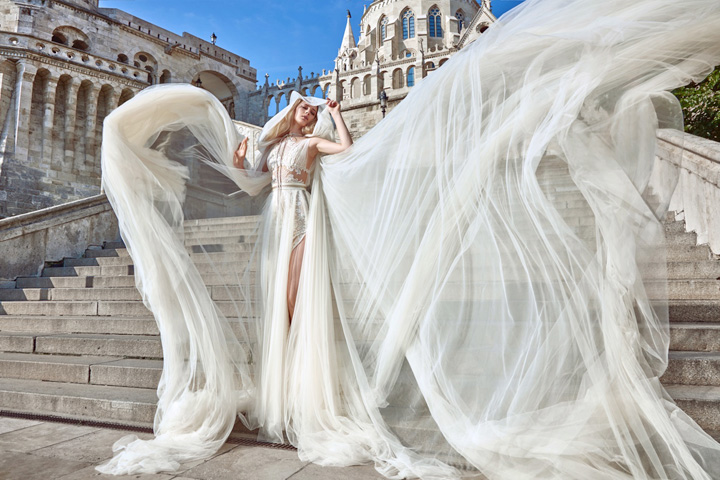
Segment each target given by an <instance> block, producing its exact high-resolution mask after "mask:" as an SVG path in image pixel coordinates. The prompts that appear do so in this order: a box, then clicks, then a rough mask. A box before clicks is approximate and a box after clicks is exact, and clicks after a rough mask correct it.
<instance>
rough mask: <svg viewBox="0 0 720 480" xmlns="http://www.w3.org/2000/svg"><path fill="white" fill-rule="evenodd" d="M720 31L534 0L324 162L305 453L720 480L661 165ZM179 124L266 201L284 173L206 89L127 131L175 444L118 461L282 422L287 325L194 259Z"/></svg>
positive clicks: (299, 433)
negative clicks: (239, 425) (269, 369)
mask: <svg viewBox="0 0 720 480" xmlns="http://www.w3.org/2000/svg"><path fill="white" fill-rule="evenodd" d="M719 27H720V4H718V2H717V1H716V0H687V1H685V2H683V6H682V8H678V5H677V2H675V1H671V0H639V1H635V2H627V1H626V0H607V1H605V2H597V1H595V0H542V1H541V0H527V1H526V2H524V3H523V4H522V5H520V6H519V7H517V8H516V9H514V10H513V11H512V12H510V13H509V14H508V15H506V16H504V17H502V18H501V19H500V21H499V22H497V23H496V24H495V25H493V26H492V27H491V28H490V29H488V30H487V31H486V32H485V33H483V34H482V36H481V37H480V38H479V39H478V40H477V41H475V42H474V43H473V44H471V45H470V46H468V47H466V48H465V49H463V50H461V51H459V52H458V53H457V54H455V55H454V56H453V57H452V58H451V59H450V60H449V61H448V62H447V63H446V64H444V65H443V67H442V68H440V69H438V70H437V71H436V72H433V73H431V74H430V75H429V76H427V77H426V78H424V79H422V81H421V82H420V83H419V85H418V86H416V87H413V89H412V91H411V92H410V94H409V95H408V96H407V98H406V99H405V100H404V101H403V102H402V103H400V104H399V105H398V106H397V107H396V108H395V109H394V110H393V111H392V112H391V113H390V114H389V115H388V116H387V118H385V119H384V120H383V121H381V122H380V123H379V124H378V125H377V126H376V127H375V128H374V129H372V130H371V131H370V132H368V133H367V134H366V135H365V136H363V137H362V138H361V139H359V141H357V142H356V143H355V145H354V146H353V147H351V148H350V149H349V150H348V151H347V152H345V153H343V154H340V155H336V156H329V157H325V158H323V159H321V160H320V161H319V163H318V166H317V168H316V171H315V178H314V180H313V185H312V195H311V202H310V204H311V205H310V215H309V216H308V227H307V237H308V245H307V246H306V253H305V255H306V257H305V260H304V262H303V269H302V276H301V287H300V291H299V292H298V305H297V307H296V312H298V313H297V315H299V318H300V319H301V321H300V322H298V325H299V326H298V327H297V328H296V327H295V320H293V327H292V328H291V329H290V332H289V333H288V338H287V344H288V345H289V347H288V352H290V353H288V354H287V356H286V357H285V358H286V360H287V363H286V367H285V368H284V370H282V372H283V373H284V374H285V377H284V379H283V387H282V388H284V389H285V392H286V394H287V406H286V408H285V410H284V411H285V412H286V415H287V418H286V419H285V425H286V435H287V436H288V440H289V441H290V442H292V443H293V444H294V445H296V446H297V447H298V450H299V453H300V455H301V457H302V458H304V459H308V460H312V461H315V462H318V463H322V464H327V465H348V464H354V463H359V462H365V461H368V460H372V461H375V463H376V467H377V468H378V470H379V471H381V472H382V473H383V474H384V475H386V476H387V477H389V478H406V477H420V478H448V477H452V476H457V475H458V472H457V471H455V470H454V468H453V466H455V467H468V468H476V469H478V470H479V471H480V472H481V473H482V474H484V475H485V476H486V477H488V478H498V479H505V478H513V479H543V478H545V479H553V478H587V479H601V478H602V479H604V478H626V479H631V478H686V479H703V478H704V479H710V478H717V477H720V446H718V444H717V443H716V442H715V441H714V440H713V439H712V438H711V437H709V436H708V435H707V434H705V433H704V432H703V431H702V430H701V429H700V427H698V426H697V424H695V422H693V421H692V419H690V418H689V417H688V416H687V415H686V414H685V413H683V412H682V411H681V410H680V409H679V408H678V407H677V406H676V405H675V404H674V403H673V402H672V400H671V399H670V397H669V396H668V394H667V393H666V392H665V390H664V389H663V387H662V386H661V385H660V382H659V377H660V375H661V374H662V373H663V371H664V369H665V367H666V365H667V351H668V344H669V333H668V318H667V305H666V301H665V300H666V299H667V293H666V291H665V287H664V286H663V285H664V284H663V281H664V279H665V273H664V269H665V262H664V238H663V236H664V235H663V228H662V225H661V223H660V221H659V220H658V218H661V217H662V215H663V213H664V212H665V210H666V209H667V205H668V202H669V197H670V194H671V193H672V190H673V188H674V181H675V179H676V175H677V172H672V171H663V172H662V174H661V175H659V174H658V168H659V167H658V165H657V164H656V162H655V144H656V130H657V128H682V115H681V112H680V109H679V106H678V104H677V101H676V100H674V98H673V97H672V96H671V95H670V94H669V93H668V91H669V90H671V89H672V88H675V87H677V86H680V85H684V84H687V83H688V82H689V81H692V80H695V81H697V80H699V79H701V78H703V77H704V76H705V75H707V74H708V73H709V72H710V71H711V70H712V68H713V66H714V65H715V64H717V63H720V49H719V48H718V45H720V28H719ZM290 103H291V104H292V103H293V102H292V101H291V102H290ZM149 109H150V110H149ZM284 112H285V113H284V114H283V115H287V109H286V110H284ZM281 113H282V112H281ZM281 118H284V116H282V117H280V118H278V121H280V120H281ZM272 122H275V119H273V120H272V121H271V123H272ZM318 123H320V122H318ZM272 128H274V127H273V126H266V128H265V130H266V131H270V130H272ZM265 130H264V131H265ZM180 131H189V132H190V133H191V135H192V136H193V138H194V139H195V141H196V142H197V143H198V144H200V145H201V146H202V151H203V153H202V154H198V156H200V157H202V158H203V159H204V160H206V161H209V162H214V163H215V164H216V165H217V167H218V168H220V169H222V170H224V171H225V172H226V173H228V176H229V177H230V178H232V179H233V180H234V181H235V182H236V184H237V185H238V186H239V187H240V188H241V189H243V190H245V191H246V192H248V193H258V192H259V191H260V190H261V189H262V185H261V184H262V182H265V183H264V184H267V182H268V181H269V179H267V176H265V177H263V174H262V171H261V170H262V161H260V162H258V163H257V164H256V165H252V166H249V167H250V168H246V170H244V171H236V170H231V166H232V153H233V151H234V150H235V148H236V146H237V144H238V138H237V134H236V132H235V130H234V127H233V125H232V122H231V121H230V119H229V118H228V117H227V114H226V113H225V111H224V109H223V108H222V105H221V104H220V103H219V102H218V101H217V100H216V99H214V98H213V97H212V96H211V95H210V94H208V93H206V92H202V91H200V90H198V89H193V88H192V87H190V86H183V85H173V86H163V87H157V88H153V89H148V90H147V93H143V94H141V95H138V96H137V97H136V98H135V99H133V100H131V101H129V102H127V103H126V104H124V105H123V106H122V107H121V108H119V109H117V110H116V111H114V112H113V113H112V114H111V115H109V116H108V117H107V119H106V123H105V130H104V132H105V133H104V137H103V182H104V186H105V191H106V192H107V194H108V198H109V199H110V202H111V203H112V205H113V207H114V209H115V211H116V213H117V215H118V219H119V222H120V228H121V231H122V234H123V238H124V240H125V242H126V244H127V246H128V249H129V250H130V253H131V255H132V257H133V260H134V262H135V265H136V267H135V275H136V278H137V279H138V287H139V289H140V290H141V292H142V293H143V298H144V300H145V302H146V304H147V305H148V306H149V308H150V309H151V310H152V311H153V313H154V315H155V317H156V320H157V321H158V324H159V326H160V332H161V336H162V339H163V351H164V356H165V359H164V369H163V377H162V380H161V384H160V387H159V389H158V393H159V398H160V400H159V403H158V414H157V417H156V425H155V429H156V438H155V439H154V440H152V441H150V442H149V443H147V442H140V441H134V442H129V443H128V442H127V441H126V442H124V443H123V444H121V445H118V447H121V448H122V449H123V450H122V451H121V452H119V454H118V455H117V456H116V457H115V458H114V459H113V460H111V462H110V463H109V464H107V465H105V466H103V467H102V470H103V471H106V472H112V473H140V472H154V471H160V470H172V469H173V468H174V467H176V465H177V462H182V461H186V460H188V459H195V458H204V457H207V456H208V455H210V454H211V453H212V452H214V451H216V450H217V448H219V446H220V445H221V444H222V442H223V441H224V439H225V438H226V437H227V435H228V434H229V432H230V429H231V428H232V423H233V421H234V418H235V415H236V414H239V415H240V419H241V421H243V422H245V424H246V426H248V427H249V428H255V427H258V426H260V427H262V425H260V423H261V422H262V420H263V419H262V415H260V416H258V415H257V412H255V411H254V407H253V405H256V403H254V402H255V399H257V398H258V396H259V395H262V394H263V393H262V390H263V388H262V387H260V388H259V387H258V382H257V370H256V369H257V368H258V363H257V362H258V359H259V358H262V348H264V347H263V345H262V343H263V342H262V341H261V340H260V339H262V338H263V337H261V336H259V334H260V332H263V331H264V330H263V328H265V325H264V323H263V319H262V318H257V317H256V316H255V310H254V309H253V308H254V307H253V300H252V299H253V296H252V295H251V294H250V291H249V290H247V289H245V288H240V289H239V291H240V292H241V293H240V294H239V296H238V297H237V299H236V300H237V309H238V313H237V318H238V319H239V320H238V321H234V320H233V319H231V318H226V317H225V316H224V315H222V313H221V312H220V311H219V309H218V307H217V305H216V304H215V303H214V302H213V301H212V299H211V298H210V296H209V295H206V293H207V288H206V286H205V285H204V283H203V281H202V277H201V276H200V275H199V273H198V272H197V270H196V269H195V267H194V265H193V263H192V262H191V260H190V258H189V256H188V255H187V253H186V250H185V247H184V244H183V242H182V228H181V227H182V221H183V216H182V203H183V199H184V188H185V187H184V185H185V182H186V180H187V178H188V171H187V167H186V166H184V165H183V164H182V163H180V162H178V161H176V160H177V159H175V158H173V157H172V156H169V155H166V153H167V151H166V150H165V151H164V150H163V149H162V148H157V145H156V144H157V140H158V138H159V135H160V134H161V133H162V132H180ZM271 137H272V135H266V138H271ZM260 143H261V145H262V142H260ZM269 145H270V144H269V143H268V146H269ZM261 148H262V146H261ZM261 158H262V154H261ZM223 166H224V167H223ZM237 172H242V173H237ZM248 179H249V180H248ZM260 179H262V180H260ZM246 180H248V181H249V182H250V183H249V184H244V183H243V182H245V181H246ZM258 248H262V247H258ZM262 254H263V253H262V251H261V250H256V253H255V255H253V256H252V257H251V258H255V259H257V255H262ZM248 265H249V266H248V269H247V271H246V272H238V274H237V276H236V280H237V283H238V284H240V285H245V284H247V282H245V281H244V280H243V279H244V278H247V277H249V276H252V275H255V274H254V273H252V272H254V271H256V270H254V269H256V266H257V263H253V260H251V261H250V262H249V264H248ZM262 274H263V272H259V273H258V275H257V276H258V277H261V276H262ZM257 294H258V291H257V289H256V292H255V295H257ZM247 318H253V319H255V323H254V325H255V331H254V332H253V328H252V327H246V325H250V323H248V322H246V321H244V320H242V321H241V319H247ZM261 362H262V361H261ZM148 452H150V453H148Z"/></svg>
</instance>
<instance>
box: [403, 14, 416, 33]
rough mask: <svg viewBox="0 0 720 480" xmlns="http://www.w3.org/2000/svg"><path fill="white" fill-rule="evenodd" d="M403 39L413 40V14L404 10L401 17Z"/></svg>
mask: <svg viewBox="0 0 720 480" xmlns="http://www.w3.org/2000/svg"><path fill="white" fill-rule="evenodd" d="M402 25H403V39H404V40H407V39H408V38H415V14H414V13H413V12H412V10H405V13H404V14H403V16H402Z"/></svg>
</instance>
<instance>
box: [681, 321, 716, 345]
mask: <svg viewBox="0 0 720 480" xmlns="http://www.w3.org/2000/svg"><path fill="white" fill-rule="evenodd" d="M670 350H671V352H681V351H684V352H720V323H673V324H671V325H670Z"/></svg>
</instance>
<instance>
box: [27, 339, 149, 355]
mask: <svg viewBox="0 0 720 480" xmlns="http://www.w3.org/2000/svg"><path fill="white" fill-rule="evenodd" d="M35 353H45V354H55V355H93V356H107V357H125V358H156V359H157V358H162V345H161V344H160V337H159V336H157V335H96V334H86V333H80V334H58V335H38V336H37V337H36V338H35Z"/></svg>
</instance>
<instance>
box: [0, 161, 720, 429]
mask: <svg viewBox="0 0 720 480" xmlns="http://www.w3.org/2000/svg"><path fill="white" fill-rule="evenodd" d="M566 172H567V170H566V169H564V170H563V169H562V168H560V167H558V166H557V165H555V166H553V165H551V164H548V165H546V167H545V168H544V170H543V171H542V172H540V173H539V174H538V177H539V178H540V179H541V183H542V184H543V189H544V191H545V192H546V194H547V195H548V197H549V198H550V199H551V200H552V201H553V203H554V204H555V205H556V206H557V207H558V208H559V209H561V212H562V214H563V216H564V217H565V220H566V222H567V223H568V225H570V226H571V227H573V228H574V229H575V231H576V232H578V233H579V234H581V236H582V235H583V234H585V233H590V234H592V231H593V227H592V225H591V224H588V223H587V222H586V221H585V220H588V217H587V205H586V204H585V203H584V200H583V199H582V196H581V195H580V194H579V192H577V189H576V188H574V185H572V183H571V182H568V181H567V180H568V178H567V175H566ZM257 220H258V217H254V216H247V217H232V218H216V219H207V220H190V221H186V222H185V242H186V246H187V249H188V251H189V252H190V255H191V257H192V258H193V259H194V261H195V262H196V265H197V266H198V269H199V271H200V273H201V274H202V275H203V277H204V279H205V280H206V283H207V284H208V285H209V288H210V289H211V295H212V297H213V299H215V300H216V302H217V304H218V306H219V308H220V309H221V310H222V311H223V313H225V314H226V315H227V316H229V317H231V316H232V315H234V311H235V310H234V308H233V305H232V302H230V301H228V297H227V291H226V290H225V289H224V288H220V287H215V286H217V285H222V284H223V283H225V282H227V281H229V279H230V278H231V276H233V275H234V273H235V272H237V271H239V270H241V269H242V266H243V265H244V264H246V263H247V260H248V255H249V251H250V249H251V248H252V245H253V243H254V242H255V237H254V236H253V233H254V231H255V226H256V223H257ZM666 232H667V236H668V244H669V249H668V256H667V261H668V264H667V266H668V275H669V285H668V287H669V291H668V293H669V298H670V316H671V352H670V365H669V367H668V370H667V372H666V374H665V375H664V377H663V379H662V380H663V382H664V383H665V384H666V386H667V389H668V391H669V392H670V394H671V395H672V397H673V398H674V399H675V400H676V401H677V402H678V404H679V405H680V406H681V407H682V408H683V409H684V410H685V411H686V412H688V413H689V414H690V415H691V416H692V417H693V418H694V419H695V420H696V421H697V422H698V423H699V424H700V425H701V426H702V427H703V428H704V429H706V430H707V431H709V432H711V434H713V435H716V436H717V433H718V432H720V309H719V307H720V281H718V278H719V277H720V261H718V260H717V259H716V258H715V257H714V256H713V255H712V254H711V253H710V250H709V249H708V247H707V246H696V245H695V236H694V234H689V233H685V231H684V225H683V224H682V222H672V221H668V223H667V224H666ZM589 240H590V239H589ZM203 250H205V251H207V252H208V253H207V254H206V253H201V252H202V251H203ZM206 255H209V257H208V256H206ZM208 258H210V259H212V260H213V261H214V263H215V266H213V265H212V264H210V263H208V262H207V260H208ZM161 369H162V349H161V344H160V338H159V334H158V330H157V326H156V324H155V321H154V319H153V318H152V315H151V314H150V312H149V311H148V310H147V309H146V308H145V307H144V305H143V304H142V301H141V298H140V295H139V293H138V292H137V290H136V289H135V279H134V276H133V266H132V260H131V259H130V257H129V256H128V253H127V250H126V249H125V248H124V245H123V244H122V243H118V242H107V243H105V244H104V245H102V246H90V247H89V248H88V249H87V250H86V252H85V254H84V255H83V257H82V258H68V259H65V260H64V261H63V262H62V264H61V265H56V266H55V265H53V266H46V267H45V269H44V270H43V273H42V276H40V277H24V278H18V279H17V280H16V282H15V285H14V288H3V289H0V411H2V412H9V413H12V412H15V413H28V414H36V415H52V416H56V417H63V418H68V419H80V420H86V421H100V422H106V423H118V424H122V425H130V426H137V427H149V426H151V425H152V422H153V416H154V412H155V403H156V401H157V397H156V394H155V388H156V386H157V383H158V381H159V378H160V373H161ZM244 433H247V432H244V431H243V430H242V428H241V427H236V434H238V435H242V434H244Z"/></svg>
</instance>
